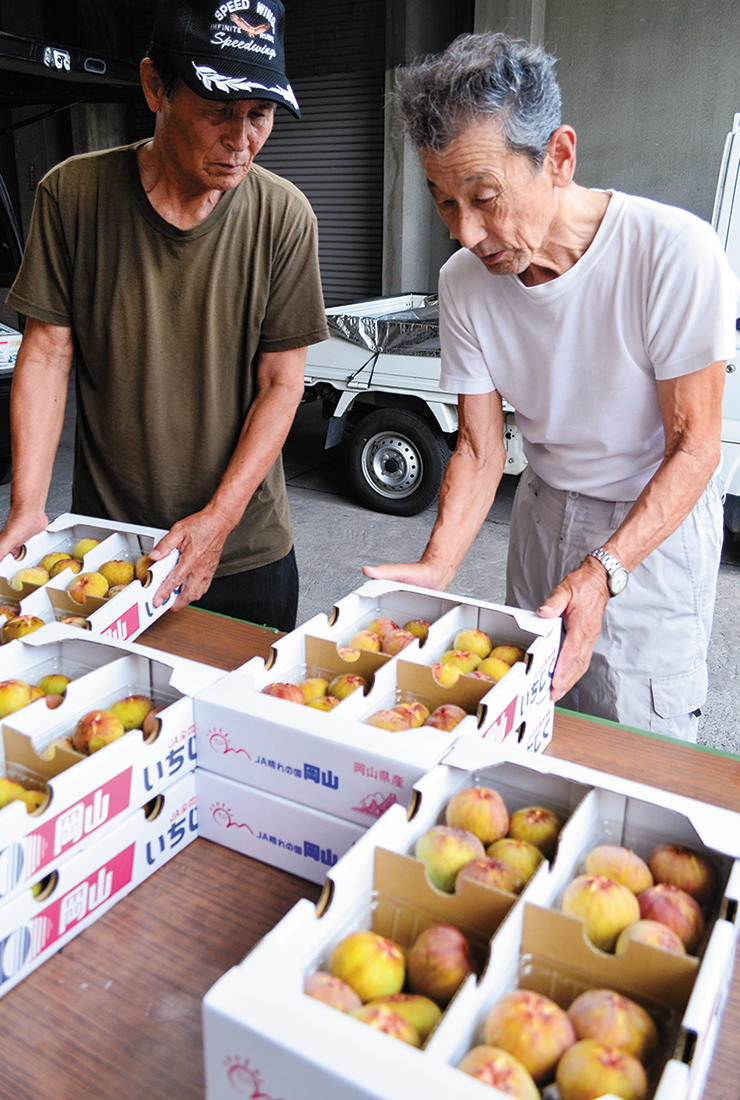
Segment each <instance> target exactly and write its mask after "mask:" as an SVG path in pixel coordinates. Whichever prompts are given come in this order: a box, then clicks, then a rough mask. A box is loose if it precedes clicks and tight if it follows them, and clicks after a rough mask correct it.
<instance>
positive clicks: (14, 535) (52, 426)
mask: <svg viewBox="0 0 740 1100" xmlns="http://www.w3.org/2000/svg"><path fill="white" fill-rule="evenodd" d="M71 366H72V337H71V332H70V330H69V329H65V328H61V327H59V326H54V325H45V324H43V323H42V322H39V321H33V320H31V319H29V321H28V324H27V327H26V333H25V335H24V338H23V343H22V344H21V348H20V351H19V353H18V360H17V362H16V365H15V370H14V372H13V387H12V390H11V399H10V423H11V437H12V452H13V481H12V485H11V493H10V512H9V515H8V518H7V520H6V522H5V525H4V527H3V530H2V532H0V557H2V556H4V555H5V554H6V553H8V552H10V551H13V552H15V551H16V550H17V549H18V547H19V546H20V544H22V542H23V541H24V540H25V539H26V538H27V537H28V536H29V535H31V534H35V533H36V532H38V531H41V530H43V529H44V527H45V526H46V513H45V508H46V498H47V495H48V492H49V484H50V482H51V474H52V470H53V467H54V457H55V455H56V451H57V447H58V445H59V439H60V436H61V434H62V427H63V425H64V410H65V404H66V399H67V388H68V385H69V373H70V370H71Z"/></svg>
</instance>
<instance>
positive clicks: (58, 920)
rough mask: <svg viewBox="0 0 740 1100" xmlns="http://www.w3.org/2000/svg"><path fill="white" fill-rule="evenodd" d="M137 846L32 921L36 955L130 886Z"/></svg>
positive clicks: (115, 858) (89, 877) (85, 880)
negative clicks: (125, 887)
mask: <svg viewBox="0 0 740 1100" xmlns="http://www.w3.org/2000/svg"><path fill="white" fill-rule="evenodd" d="M135 849H136V844H129V846H128V848H125V849H124V850H123V851H122V852H119V853H118V855H115V856H113V858H112V859H109V860H108V862H107V863H104V864H103V866H102V867H99V868H98V869H97V870H96V871H93V872H92V873H91V874H90V875H88V876H87V878H85V879H83V880H82V882H80V883H78V884H77V885H76V886H73V887H72V889H71V890H69V891H68V892H67V893H66V894H65V895H64V896H63V897H61V898H59V900H58V901H55V902H52V903H51V905H48V906H47V907H46V909H44V911H43V913H41V914H40V915H39V916H38V917H35V918H34V919H33V920H32V921H31V922H30V926H31V929H32V933H31V938H32V942H33V955H34V956H35V955H37V954H39V953H40V952H42V951H45V950H46V949H47V947H49V946H50V945H51V944H53V943H54V942H55V941H56V940H58V939H60V937H62V936H64V935H65V934H66V933H67V932H68V931H69V929H70V928H73V927H74V926H75V925H76V924H79V923H80V921H82V920H84V919H85V917H87V916H88V914H89V913H92V912H94V910H95V909H98V908H99V907H100V906H101V905H103V903H104V902H106V901H108V899H109V898H112V897H114V896H115V895H116V894H117V893H118V892H119V891H120V890H122V889H123V888H124V886H128V884H129V883H130V882H131V877H132V875H133V869H134V851H135Z"/></svg>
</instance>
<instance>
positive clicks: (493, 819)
mask: <svg viewBox="0 0 740 1100" xmlns="http://www.w3.org/2000/svg"><path fill="white" fill-rule="evenodd" d="M445 821H446V823H447V824H448V825H452V826H454V827H456V828H459V829H467V831H468V832H469V833H474V834H475V836H477V837H478V839H479V840H481V841H482V842H483V844H492V843H493V841H494V840H498V839H499V837H502V836H506V833H507V830H508V828H509V811H508V810H507V809H506V803H505V802H504V800H503V798H502V797H501V795H500V794H499V792H498V791H496V790H494V789H493V787H463V788H462V790H459V791H456V792H455V794H453V796H452V798H450V800H449V802H448V803H447V806H446V807H445Z"/></svg>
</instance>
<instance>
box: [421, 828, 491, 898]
mask: <svg viewBox="0 0 740 1100" xmlns="http://www.w3.org/2000/svg"><path fill="white" fill-rule="evenodd" d="M485 854H486V850H485V848H484V847H483V844H482V843H481V841H480V840H479V839H478V837H477V836H475V835H474V834H473V833H469V832H468V831H467V829H458V828H456V827H454V826H452V825H433V826H432V827H431V829H427V830H426V832H425V833H422V835H421V836H420V837H419V839H418V840H417V841H416V845H415V848H414V855H415V856H416V858H417V859H420V860H421V861H422V863H424V864H426V869H427V878H428V879H429V881H430V882H431V883H432V885H433V886H436V887H437V889H438V890H443V891H445V893H448V894H451V893H452V892H453V890H454V889H455V878H456V877H457V873H458V871H459V870H460V868H461V867H462V866H463V865H464V864H466V863H468V862H469V861H470V860H471V859H479V858H480V857H481V856H485Z"/></svg>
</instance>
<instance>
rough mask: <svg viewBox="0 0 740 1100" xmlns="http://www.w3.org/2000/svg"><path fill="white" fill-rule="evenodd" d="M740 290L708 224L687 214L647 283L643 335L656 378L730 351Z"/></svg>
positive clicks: (677, 373) (673, 374) (720, 357)
mask: <svg viewBox="0 0 740 1100" xmlns="http://www.w3.org/2000/svg"><path fill="white" fill-rule="evenodd" d="M738 292H740V283H738V280H737V279H736V278H735V276H734V274H733V272H732V269H731V268H730V265H729V263H728V261H727V257H726V256H725V254H724V252H723V250H722V246H721V244H720V241H719V239H718V237H717V235H716V233H715V232H714V230H713V229H712V227H711V226H710V225H709V224H708V222H703V221H702V220H701V219H699V218H696V217H694V216H693V215H692V216H690V217H688V218H686V219H685V222H684V226H683V228H682V230H681V231H680V232H679V233H675V234H674V235H673V236H672V237H671V238H670V239H669V240H668V241H667V243H666V245H665V247H664V249H662V250H661V253H660V255H659V257H658V259H657V261H656V264H655V268H654V271H653V274H652V278H651V280H650V286H649V287H648V298H647V310H646V330H647V331H646V340H647V349H648V354H649V356H650V361H651V362H652V364H653V369H654V371H655V377H656V378H657V379H658V380H664V379H669V378H678V377H681V376H682V375H685V374H691V373H692V372H694V371H697V370H702V369H703V368H704V367H707V366H709V364H710V363H715V362H717V361H721V360H726V359H729V358H730V357H731V356H732V355H734V353H735V346H736V337H735V321H736V318H737V299H738Z"/></svg>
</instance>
